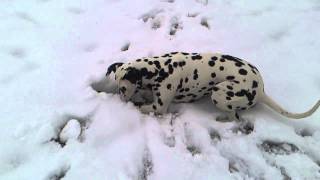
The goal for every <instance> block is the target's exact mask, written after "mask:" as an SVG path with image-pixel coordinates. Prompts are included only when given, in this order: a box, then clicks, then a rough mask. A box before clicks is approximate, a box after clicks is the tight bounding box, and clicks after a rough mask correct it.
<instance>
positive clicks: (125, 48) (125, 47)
mask: <svg viewBox="0 0 320 180" xmlns="http://www.w3.org/2000/svg"><path fill="white" fill-rule="evenodd" d="M129 47H130V42H127V43H126V44H124V45H123V46H122V47H121V51H128V50H129Z"/></svg>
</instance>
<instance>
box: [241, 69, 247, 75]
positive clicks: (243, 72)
mask: <svg viewBox="0 0 320 180" xmlns="http://www.w3.org/2000/svg"><path fill="white" fill-rule="evenodd" d="M239 74H241V75H247V74H248V71H247V70H245V69H239Z"/></svg>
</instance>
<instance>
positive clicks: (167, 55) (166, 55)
mask: <svg viewBox="0 0 320 180" xmlns="http://www.w3.org/2000/svg"><path fill="white" fill-rule="evenodd" d="M161 57H172V56H171V55H170V54H165V55H163V56H161Z"/></svg>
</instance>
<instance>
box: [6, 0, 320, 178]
mask: <svg viewBox="0 0 320 180" xmlns="http://www.w3.org/2000/svg"><path fill="white" fill-rule="evenodd" d="M0 21H1V23H0V37H1V38H0V59H1V61H0V94H1V95H0V105H1V108H0V179H1V180H29V179H30V180H43V179H44V180H47V179H48V180H58V179H72V180H73V179H74V180H75V179H77V180H78V179H90V180H91V179H93V180H100V179H108V180H109V179H111V180H113V179H115V180H116V179H121V180H122V179H124V180H126V179H130V180H131V179H133V180H136V179H137V180H145V179H152V180H164V179H166V180H169V179H172V180H180V179H188V180H189V179H190V180H192V179H194V180H200V179H201V180H202V179H272V180H274V179H319V178H320V112H319V110H318V111H317V112H316V113H315V114H314V115H313V116H311V117H309V118H306V119H303V120H297V121H292V120H288V119H286V118H283V117H281V116H280V115H278V114H276V113H275V112H273V111H272V110H270V109H268V108H267V107H265V106H263V105H257V106H256V107H255V108H253V109H252V110H250V111H247V112H244V113H242V117H243V118H244V119H246V120H247V121H246V122H242V123H236V122H228V123H222V122H217V121H215V118H216V117H217V116H218V115H219V113H220V112H219V111H218V110H217V109H216V108H214V106H213V105H212V104H211V102H210V101H209V100H201V101H199V102H196V103H193V104H177V105H173V106H172V107H171V108H170V111H171V112H172V113H169V114H167V115H164V116H163V117H155V116H152V115H149V116H147V115H142V114H141V113H140V112H139V111H138V110H137V109H136V108H135V107H134V106H133V105H132V104H131V103H128V104H126V103H124V102H121V101H120V99H119V96H118V95H116V94H114V93H113V92H114V89H113V88H114V87H113V85H112V84H110V83H109V82H108V81H107V80H105V79H103V78H104V74H105V72H106V69H107V67H108V66H109V65H110V64H111V63H113V62H116V61H123V62H125V61H129V60H133V59H135V58H138V57H143V56H144V57H146V56H152V55H159V54H163V53H166V52H170V51H186V52H223V53H227V54H230V55H234V56H237V57H240V58H244V59H247V60H249V61H250V62H252V63H253V64H255V65H256V66H257V67H258V68H259V69H260V72H261V73H262V75H263V77H264V80H265V85H266V92H267V93H268V94H270V95H271V96H272V97H273V98H274V99H276V100H277V102H279V103H280V104H281V105H282V106H284V107H286V109H288V110H290V111H292V112H302V111H305V110H307V109H308V108H310V107H311V106H312V105H313V104H314V103H315V102H316V101H317V100H318V99H319V98H320V73H319V69H320V53H319V49H320V31H319V27H320V2H319V1H316V0H305V1H295V2H292V1H291V0H283V1H278V0H269V1H249V0H247V1H246V0H238V1H229V0H223V1H222V0H210V1H209V0H207V1H206V0H145V1H142V0H119V1H117V0H92V1H85V0H69V1H65V0H55V1H53V0H30V1H11V0H10V1H9V0H3V1H1V3H0ZM97 91H103V92H101V93H98V92H97Z"/></svg>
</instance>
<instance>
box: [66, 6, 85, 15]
mask: <svg viewBox="0 0 320 180" xmlns="http://www.w3.org/2000/svg"><path fill="white" fill-rule="evenodd" d="M67 11H68V12H69V13H71V14H75V15H80V14H84V13H85V12H86V11H85V10H83V9H81V8H77V7H69V8H67Z"/></svg>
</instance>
